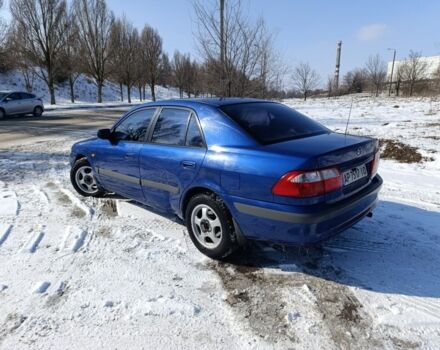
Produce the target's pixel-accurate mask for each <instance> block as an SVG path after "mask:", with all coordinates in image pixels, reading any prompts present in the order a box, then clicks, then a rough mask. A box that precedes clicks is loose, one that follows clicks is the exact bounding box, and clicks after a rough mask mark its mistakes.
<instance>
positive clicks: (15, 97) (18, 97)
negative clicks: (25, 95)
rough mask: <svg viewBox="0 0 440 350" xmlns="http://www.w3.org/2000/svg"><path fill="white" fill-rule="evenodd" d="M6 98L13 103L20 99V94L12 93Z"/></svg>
mask: <svg viewBox="0 0 440 350" xmlns="http://www.w3.org/2000/svg"><path fill="white" fill-rule="evenodd" d="M8 97H9V98H10V99H12V100H14V101H15V100H20V99H21V97H20V94H19V93H18V92H14V93H12V94H10V95H9V96H8Z"/></svg>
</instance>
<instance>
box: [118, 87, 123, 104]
mask: <svg viewBox="0 0 440 350" xmlns="http://www.w3.org/2000/svg"><path fill="white" fill-rule="evenodd" d="M119 93H120V95H121V102H124V89H123V88H122V83H119Z"/></svg>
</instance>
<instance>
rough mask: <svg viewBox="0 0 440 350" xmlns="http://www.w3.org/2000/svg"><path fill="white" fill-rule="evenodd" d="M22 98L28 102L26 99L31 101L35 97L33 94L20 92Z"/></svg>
mask: <svg viewBox="0 0 440 350" xmlns="http://www.w3.org/2000/svg"><path fill="white" fill-rule="evenodd" d="M20 96H21V99H22V100H26V99H30V98H34V97H33V95H31V94H27V93H26V92H20Z"/></svg>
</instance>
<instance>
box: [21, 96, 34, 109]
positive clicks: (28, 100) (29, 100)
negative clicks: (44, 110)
mask: <svg viewBox="0 0 440 350" xmlns="http://www.w3.org/2000/svg"><path fill="white" fill-rule="evenodd" d="M20 97H21V104H20V113H32V112H33V111H34V99H33V97H34V96H33V95H31V94H28V93H26V92H20Z"/></svg>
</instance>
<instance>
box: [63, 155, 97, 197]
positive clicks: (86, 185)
mask: <svg viewBox="0 0 440 350" xmlns="http://www.w3.org/2000/svg"><path fill="white" fill-rule="evenodd" d="M70 181H71V182H72V185H73V187H74V188H75V190H76V191H77V192H78V193H79V194H80V195H82V196H85V197H101V196H102V195H103V194H104V193H105V191H104V189H103V188H102V187H101V186H100V185H99V183H98V181H96V178H95V175H94V174H93V169H92V167H91V166H90V163H89V162H88V161H87V159H85V158H82V159H79V160H77V161H76V163H75V165H74V166H73V168H72V170H71V171H70Z"/></svg>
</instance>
